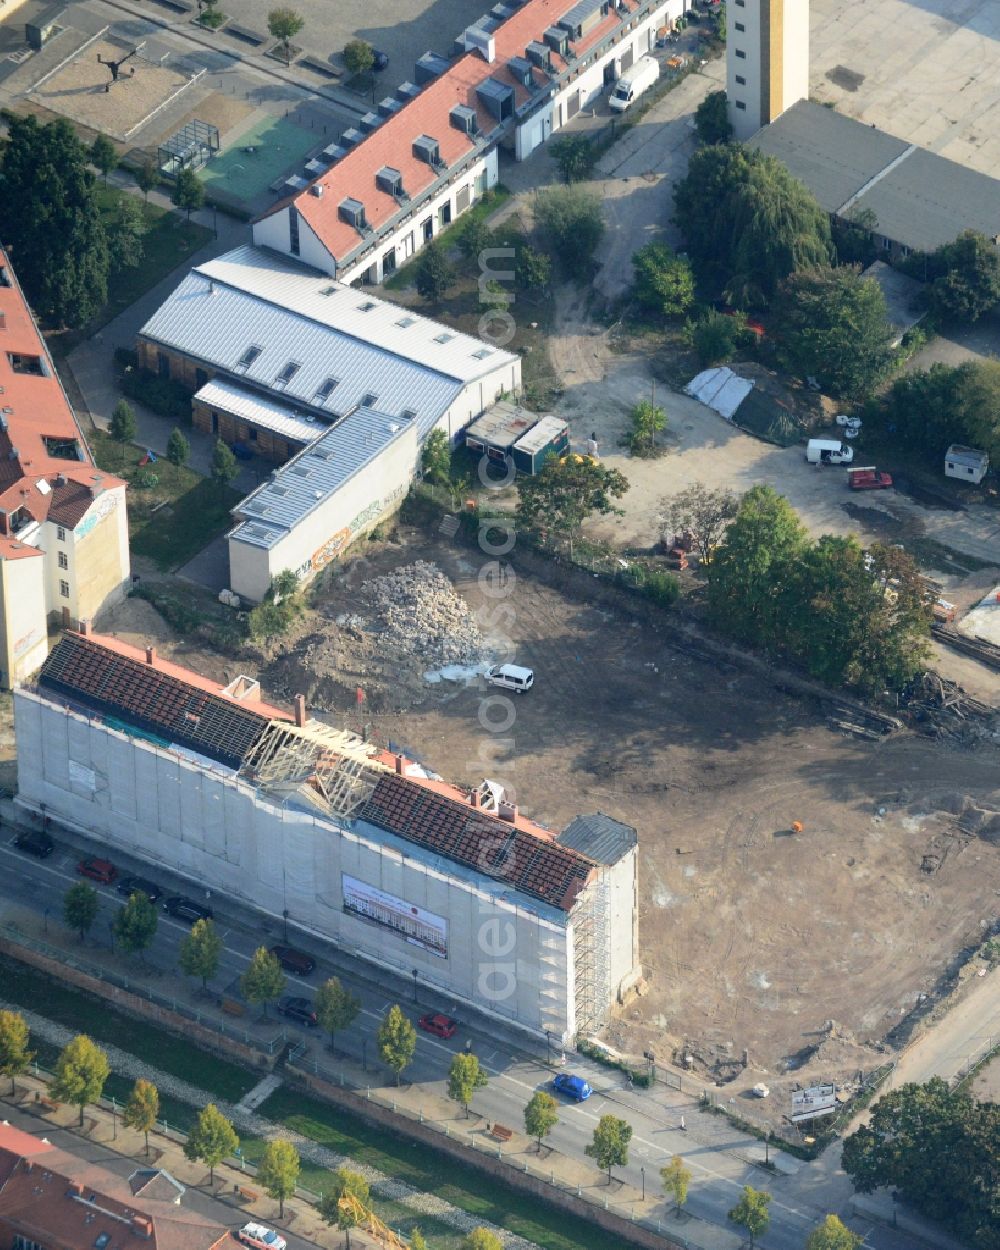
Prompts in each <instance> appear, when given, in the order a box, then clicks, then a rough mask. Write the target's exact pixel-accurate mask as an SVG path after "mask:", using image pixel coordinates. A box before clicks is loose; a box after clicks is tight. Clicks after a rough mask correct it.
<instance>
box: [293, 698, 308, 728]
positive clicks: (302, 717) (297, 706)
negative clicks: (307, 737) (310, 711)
mask: <svg viewBox="0 0 1000 1250" xmlns="http://www.w3.org/2000/svg"><path fill="white" fill-rule="evenodd" d="M293 702H294V710H295V724H296V725H297V726H298V728H299V729H301V728H302V727H303V726H304V725H305V723H306V696H305V695H304V694H297V695H296V696H295V699H294V700H293Z"/></svg>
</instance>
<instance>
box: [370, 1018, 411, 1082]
mask: <svg viewBox="0 0 1000 1250" xmlns="http://www.w3.org/2000/svg"><path fill="white" fill-rule="evenodd" d="M376 1040H377V1042H378V1053H379V1056H380V1057H381V1059H382V1062H383V1063H384V1064H385V1066H386V1067H387V1068H389V1070H390V1071H391V1072H393V1073H395V1076H396V1084H397V1085H398V1084H399V1079H400V1076H401V1075H402V1073H403V1070H404V1068H407V1067H409V1065H410V1063H411V1062H412V1060H413V1055H414V1053H415V1051H416V1049H417V1030H416V1029H415V1028H414V1027H413V1025H412V1023H411V1022H410V1021H409V1020H408V1019H407V1018H406V1016H405V1015H404V1014H403V1009H402V1007H400V1006H399V1005H398V1004H395V1005H394V1006H392V1007H390V1008H389V1010H388V1011H387V1012H386V1014H385V1019H384V1020H383V1021H382V1023H381V1024H380V1025H379V1028H378V1035H377V1038H376Z"/></svg>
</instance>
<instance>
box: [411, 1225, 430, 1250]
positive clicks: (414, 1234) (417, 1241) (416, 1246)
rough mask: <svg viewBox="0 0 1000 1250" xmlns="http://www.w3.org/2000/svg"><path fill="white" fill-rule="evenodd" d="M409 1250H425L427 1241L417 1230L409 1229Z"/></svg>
mask: <svg viewBox="0 0 1000 1250" xmlns="http://www.w3.org/2000/svg"><path fill="white" fill-rule="evenodd" d="M410 1250H427V1241H426V1239H425V1237H424V1235H423V1233H422V1232H421V1231H420V1229H419V1228H411V1229H410Z"/></svg>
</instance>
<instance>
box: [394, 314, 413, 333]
mask: <svg viewBox="0 0 1000 1250" xmlns="http://www.w3.org/2000/svg"><path fill="white" fill-rule="evenodd" d="M416 320H417V319H416V317H400V319H399V320H398V321H397V322H396V325H398V326H399V328H400V329H401V330H408V329H409V328H410V326H412V325H413V324H414V323H415V322H416Z"/></svg>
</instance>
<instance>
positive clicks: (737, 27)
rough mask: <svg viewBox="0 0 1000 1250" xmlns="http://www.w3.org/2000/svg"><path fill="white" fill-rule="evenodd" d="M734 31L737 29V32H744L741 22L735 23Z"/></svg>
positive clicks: (744, 28)
mask: <svg viewBox="0 0 1000 1250" xmlns="http://www.w3.org/2000/svg"><path fill="white" fill-rule="evenodd" d="M736 29H737V30H739V31H743V32H744V33H745V32H746V27H745V26H744V25H743V23H742V22H737V23H736Z"/></svg>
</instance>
